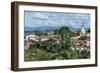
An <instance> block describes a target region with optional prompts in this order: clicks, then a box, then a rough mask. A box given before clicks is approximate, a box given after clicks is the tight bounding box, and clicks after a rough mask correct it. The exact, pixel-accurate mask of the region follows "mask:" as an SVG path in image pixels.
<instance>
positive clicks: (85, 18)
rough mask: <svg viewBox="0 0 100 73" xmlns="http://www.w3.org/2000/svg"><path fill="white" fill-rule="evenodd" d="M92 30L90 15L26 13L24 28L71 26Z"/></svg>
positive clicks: (44, 12) (45, 12)
mask: <svg viewBox="0 0 100 73" xmlns="http://www.w3.org/2000/svg"><path fill="white" fill-rule="evenodd" d="M82 25H83V26H84V27H85V28H90V14H87V13H67V12H47V11H24V27H40V26H53V27H61V26H71V27H73V28H81V27H82Z"/></svg>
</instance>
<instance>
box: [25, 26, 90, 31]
mask: <svg viewBox="0 0 100 73" xmlns="http://www.w3.org/2000/svg"><path fill="white" fill-rule="evenodd" d="M67 27H68V26H67ZM59 28H61V27H53V26H39V27H24V31H25V32H33V31H48V32H50V31H54V30H57V29H59ZM69 28H70V30H71V31H73V32H75V31H79V30H80V28H73V27H71V26H69ZM88 29H89V28H85V30H88Z"/></svg>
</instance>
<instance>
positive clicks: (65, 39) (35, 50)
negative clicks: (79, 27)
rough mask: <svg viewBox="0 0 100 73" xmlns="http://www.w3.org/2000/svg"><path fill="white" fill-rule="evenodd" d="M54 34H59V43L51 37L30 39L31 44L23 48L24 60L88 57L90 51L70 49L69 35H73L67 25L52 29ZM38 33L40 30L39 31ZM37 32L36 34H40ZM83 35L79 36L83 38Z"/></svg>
mask: <svg viewBox="0 0 100 73" xmlns="http://www.w3.org/2000/svg"><path fill="white" fill-rule="evenodd" d="M54 32H55V34H59V35H61V40H60V43H57V42H56V41H55V40H53V39H49V40H47V41H39V42H36V41H31V42H32V45H31V47H30V48H29V49H27V50H25V53H24V55H25V61H31V60H32V61H42V60H64V59H83V58H84V59H85V58H89V57H90V52H86V51H82V52H79V51H77V50H72V49H71V46H72V45H73V44H72V43H71V37H73V36H75V35H76V34H75V33H74V32H71V31H70V29H69V28H68V27H62V28H60V29H59V30H55V31H54ZM39 33H40V32H39ZM39 33H37V35H40V34H39ZM43 35H47V34H43ZM84 38H85V37H81V39H84Z"/></svg>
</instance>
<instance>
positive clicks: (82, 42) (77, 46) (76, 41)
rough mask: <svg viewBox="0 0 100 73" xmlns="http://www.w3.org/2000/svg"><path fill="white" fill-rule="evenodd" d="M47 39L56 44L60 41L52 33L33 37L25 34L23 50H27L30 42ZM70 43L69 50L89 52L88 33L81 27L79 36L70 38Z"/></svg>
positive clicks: (58, 37) (56, 35)
mask: <svg viewBox="0 0 100 73" xmlns="http://www.w3.org/2000/svg"><path fill="white" fill-rule="evenodd" d="M84 36H85V37H86V38H85V39H84V38H83V39H80V38H81V37H84ZM49 39H53V40H55V41H56V42H57V43H60V40H61V36H60V35H59V34H54V32H48V34H47V35H41V36H38V35H35V34H34V33H33V34H26V35H25V36H24V41H25V43H24V48H25V49H29V48H30V46H31V44H32V42H31V41H36V42H39V41H41V42H42V41H47V40H49ZM71 42H72V47H71V49H73V50H78V51H80V52H81V51H83V50H86V51H90V32H86V30H85V29H84V27H83V26H82V27H81V29H80V32H79V35H76V36H75V37H72V38H71Z"/></svg>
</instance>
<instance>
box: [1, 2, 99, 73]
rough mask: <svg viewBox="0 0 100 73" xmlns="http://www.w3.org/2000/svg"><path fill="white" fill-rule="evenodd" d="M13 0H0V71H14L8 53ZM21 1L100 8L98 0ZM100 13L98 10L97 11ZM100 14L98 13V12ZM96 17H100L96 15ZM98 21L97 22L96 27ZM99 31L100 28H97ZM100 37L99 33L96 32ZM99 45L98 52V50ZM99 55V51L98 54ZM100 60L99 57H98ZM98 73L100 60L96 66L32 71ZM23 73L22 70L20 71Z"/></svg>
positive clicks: (4, 72)
mask: <svg viewBox="0 0 100 73" xmlns="http://www.w3.org/2000/svg"><path fill="white" fill-rule="evenodd" d="M12 1H14V0H0V73H14V72H13V71H11V70H10V58H11V57H10V54H11V46H10V45H11V41H10V40H11V38H10V37H11V36H10V34H11V12H10V8H11V6H10V3H11V2H12ZM21 1H34V2H45V3H62V4H78V5H93V6H97V5H98V7H99V9H100V5H99V3H100V0H21ZM98 13H100V10H99V12H98ZM98 16H100V14H98ZM98 19H100V18H99V17H98ZM99 23H100V22H98V28H99V27H100V25H99ZM98 31H100V29H98ZM98 37H100V33H98ZM98 40H100V38H98ZM98 43H100V41H99V42H98ZM99 48H100V46H99V47H98V52H100V49H99ZM98 55H100V53H99V54H98ZM99 61H100V57H99ZM41 72H43V73H51V72H52V73H66V72H67V73H87V72H88V73H99V72H100V62H99V66H98V67H88V68H73V69H71V68H70V69H56V70H40V71H34V73H41ZM22 73H24V72H22ZM25 73H33V71H26V72H25Z"/></svg>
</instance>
